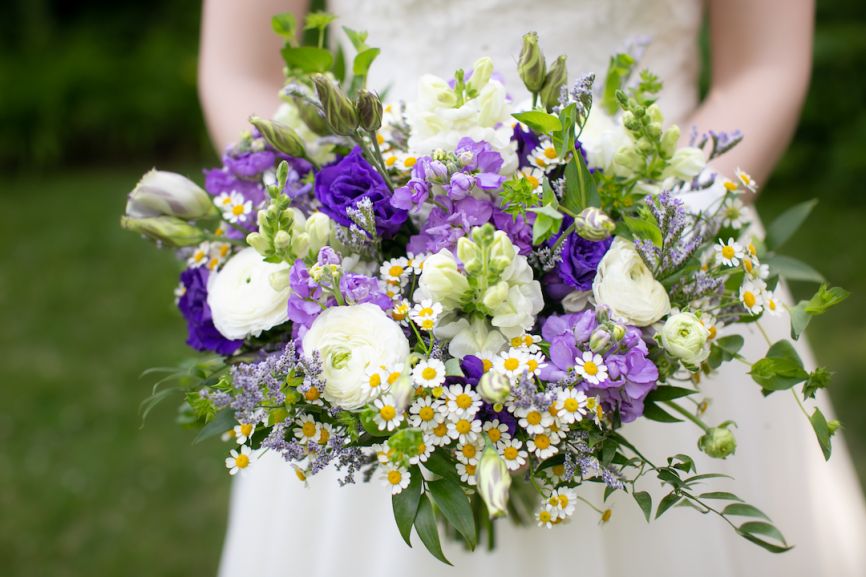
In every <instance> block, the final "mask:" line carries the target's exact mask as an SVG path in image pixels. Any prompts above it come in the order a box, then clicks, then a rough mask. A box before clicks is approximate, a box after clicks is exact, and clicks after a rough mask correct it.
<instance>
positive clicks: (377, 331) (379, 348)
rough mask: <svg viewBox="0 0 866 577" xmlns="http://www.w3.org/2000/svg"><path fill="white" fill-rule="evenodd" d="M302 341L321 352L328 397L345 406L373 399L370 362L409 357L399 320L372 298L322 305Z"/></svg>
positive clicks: (306, 351)
mask: <svg viewBox="0 0 866 577" xmlns="http://www.w3.org/2000/svg"><path fill="white" fill-rule="evenodd" d="M303 347H304V354H306V355H311V354H312V353H313V352H314V351H316V352H318V353H319V356H320V358H321V361H322V377H323V378H324V380H325V390H324V391H323V396H324V398H325V400H327V401H328V402H330V403H332V404H334V405H336V406H338V407H340V408H342V409H347V410H354V409H358V408H360V407H362V406H364V405H365V404H366V403H367V402H369V401H370V398H371V397H370V395H371V394H372V392H371V390H370V387H369V385H367V381H368V379H367V378H366V374H367V371H368V370H369V369H370V368H371V367H379V366H381V365H386V366H391V365H395V364H400V365H404V366H406V365H407V361H408V358H409V341H408V340H407V339H406V336H405V335H404V334H403V330H402V329H401V328H400V325H398V324H397V323H395V322H394V321H393V320H391V319H390V318H389V317H388V315H386V314H385V313H384V312H382V309H380V308H379V307H377V306H376V305H373V304H369V303H365V304H360V305H353V306H343V307H331V308H329V309H327V310H325V311H323V312H322V313H321V314H320V315H319V316H318V317H316V320H315V321H313V325H312V326H311V327H310V330H309V331H307V333H306V334H305V335H304V339H303Z"/></svg>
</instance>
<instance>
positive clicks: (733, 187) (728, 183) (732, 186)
mask: <svg viewBox="0 0 866 577" xmlns="http://www.w3.org/2000/svg"><path fill="white" fill-rule="evenodd" d="M725 189H727V190H729V191H731V192H734V191H735V190H737V183H736V182H734V181H732V180H726V181H725Z"/></svg>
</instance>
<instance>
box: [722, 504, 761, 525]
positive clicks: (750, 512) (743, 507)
mask: <svg viewBox="0 0 866 577" xmlns="http://www.w3.org/2000/svg"><path fill="white" fill-rule="evenodd" d="M722 515H735V516H737V517H758V518H760V519H766V520H767V521H769V520H770V518H769V517H767V516H766V515H765V514H764V513H763V511H761V510H760V509H758V508H757V507H755V506H753V505H749V504H748V503H731V504H730V505H728V506H727V507H725V508H724V509H723V510H722Z"/></svg>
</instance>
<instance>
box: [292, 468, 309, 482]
mask: <svg viewBox="0 0 866 577" xmlns="http://www.w3.org/2000/svg"><path fill="white" fill-rule="evenodd" d="M295 476H296V477H297V478H298V479H299V480H301V481H306V480H307V476H306V475H305V474H304V472H303V471H301V470H300V469H295Z"/></svg>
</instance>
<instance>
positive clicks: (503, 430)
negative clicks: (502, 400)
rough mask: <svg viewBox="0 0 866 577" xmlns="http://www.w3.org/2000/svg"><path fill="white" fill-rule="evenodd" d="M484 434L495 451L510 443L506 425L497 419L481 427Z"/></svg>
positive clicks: (509, 434)
mask: <svg viewBox="0 0 866 577" xmlns="http://www.w3.org/2000/svg"><path fill="white" fill-rule="evenodd" d="M483 429H484V433H485V434H486V435H487V437H488V438H489V439H490V442H491V443H493V445H494V446H495V447H496V448H497V449H501V448H502V447H505V446H506V445H507V444H508V443H509V441H511V433H509V432H508V425H506V424H505V423H500V422H499V419H493V420H492V421H487V422H486V423H484V426H483Z"/></svg>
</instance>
